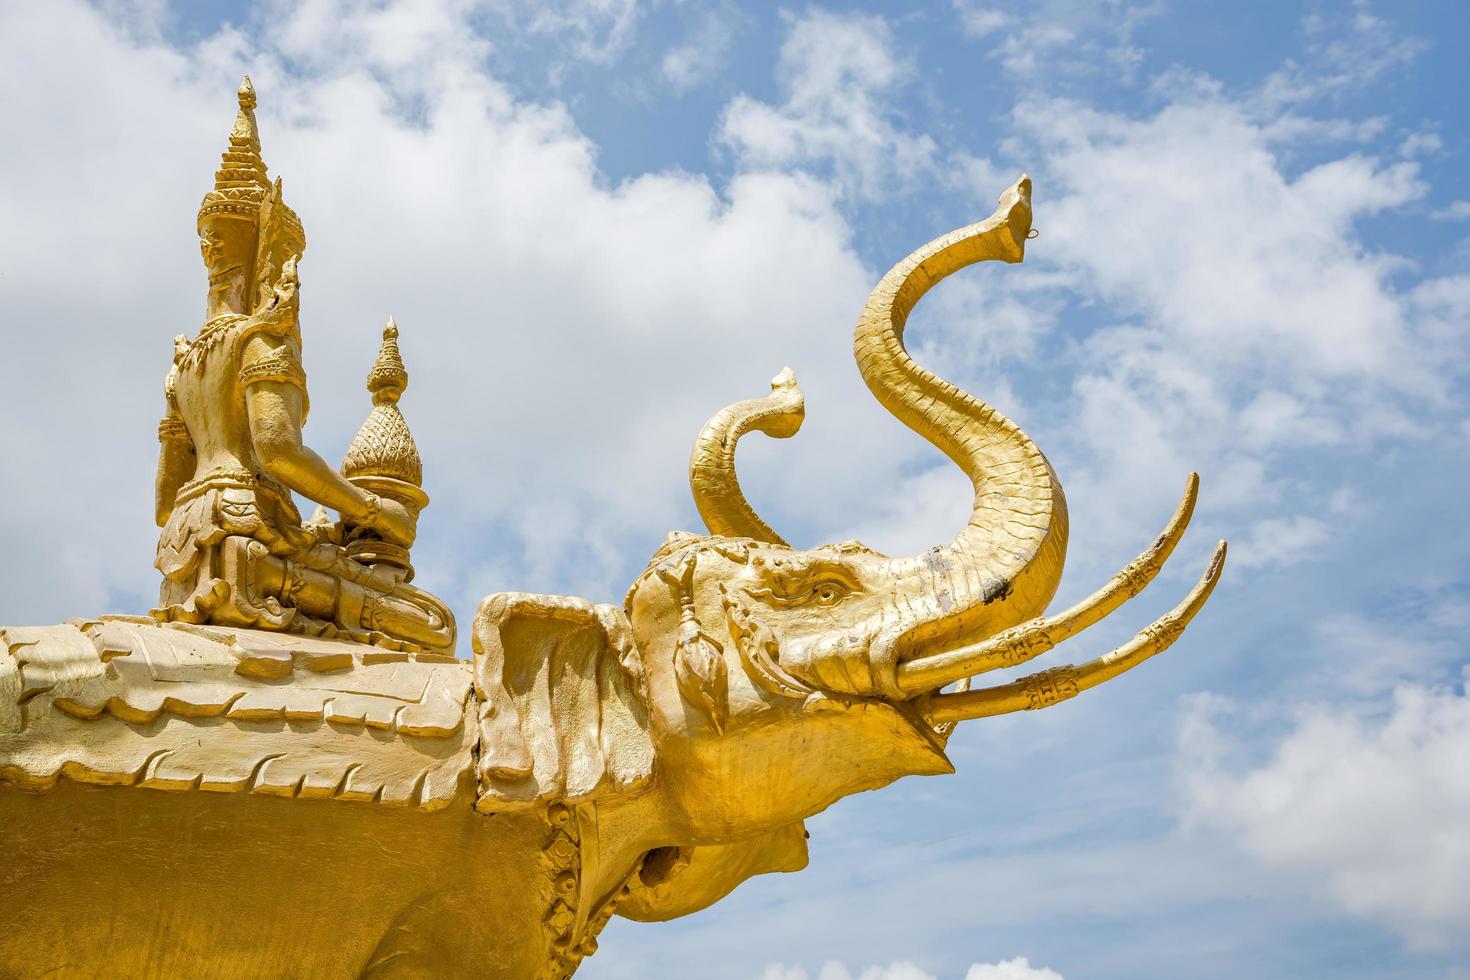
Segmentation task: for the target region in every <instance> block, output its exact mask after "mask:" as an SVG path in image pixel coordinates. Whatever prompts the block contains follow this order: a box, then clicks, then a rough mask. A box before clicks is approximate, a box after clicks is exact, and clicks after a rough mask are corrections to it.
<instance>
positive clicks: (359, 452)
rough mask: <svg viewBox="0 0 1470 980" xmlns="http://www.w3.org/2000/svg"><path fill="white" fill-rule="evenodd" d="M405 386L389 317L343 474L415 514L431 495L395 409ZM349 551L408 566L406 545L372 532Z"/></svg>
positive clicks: (394, 329)
mask: <svg viewBox="0 0 1470 980" xmlns="http://www.w3.org/2000/svg"><path fill="white" fill-rule="evenodd" d="M407 387H408V371H407V369H405V368H404V366H403V357H402V355H401V354H400V353H399V351H398V324H397V323H395V322H394V320H393V318H392V317H389V318H388V323H387V325H386V326H385V327H384V328H383V343H382V346H380V347H379V348H378V358H377V360H376V361H374V362H373V369H372V370H371V371H369V372H368V377H367V389H368V391H370V392H372V395H373V410H372V411H371V412H369V413H368V417H367V421H365V422H363V424H362V428H361V429H358V430H357V435H356V436H354V437H353V439H352V444H351V445H350V446H348V447H347V455H346V456H344V457H343V459H342V475H343V476H345V477H347V479H349V480H351V481H352V482H353V483H354V484H356V485H357V486H359V487H362V488H363V489H364V490H368V491H371V492H372V493H377V494H382V495H383V496H386V497H392V498H393V499H395V500H397V501H399V502H400V503H402V504H403V505H404V506H406V507H408V508H409V509H411V510H412V511H414V512H415V513H418V512H419V511H422V510H423V508H424V507H426V506H427V505H428V503H429V495H428V494H426V493H424V491H423V490H422V489H420V484H422V483H423V479H424V466H423V461H422V459H420V457H419V449H418V446H416V445H414V441H413V434H412V433H410V432H409V431H408V423H407V422H405V421H404V420H403V413H402V412H400V411H399V410H398V399H399V398H401V397H402V396H403V390H404V389H405V388H407ZM400 552H401V553H400ZM347 553H348V554H349V555H350V556H351V557H353V558H356V559H358V560H359V561H364V562H368V563H370V564H378V563H388V564H393V565H398V566H400V567H403V568H410V566H409V564H408V552H407V550H405V549H395V548H394V547H392V546H390V545H387V544H385V543H383V542H380V541H378V540H376V539H375V538H374V537H372V536H370V535H354V540H353V541H352V542H351V543H349V545H348V547H347ZM410 571H411V569H410Z"/></svg>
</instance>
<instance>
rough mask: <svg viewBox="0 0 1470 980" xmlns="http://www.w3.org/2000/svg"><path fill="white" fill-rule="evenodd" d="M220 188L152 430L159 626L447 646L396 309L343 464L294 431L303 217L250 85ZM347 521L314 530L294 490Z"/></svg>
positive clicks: (298, 422)
mask: <svg viewBox="0 0 1470 980" xmlns="http://www.w3.org/2000/svg"><path fill="white" fill-rule="evenodd" d="M239 100H240V109H239V113H238V115H236V117H235V127H234V129H233V130H231V132H230V145H229V148H228V149H227V150H225V152H224V155H223V160H222V162H221V164H220V169H219V172H218V173H216V174H215V181H214V189H213V190H212V191H210V192H209V193H208V194H206V195H205V197H204V203H203V204H201V205H200V207H199V219H198V225H199V244H200V250H201V251H202V253H203V255H204V265H205V268H206V269H207V270H208V271H209V298H208V301H207V305H206V314H205V317H206V318H205V322H204V327H203V328H202V329H201V330H200V331H199V334H198V336H196V337H195V338H194V339H193V340H189V339H187V338H185V337H183V336H180V337H178V338H176V339H175V341H174V365H173V368H172V370H170V371H169V373H168V380H167V381H166V382H165V385H164V393H165V398H166V402H167V411H166V413H165V415H164V417H163V420H162V421H161V422H160V423H159V424H158V438H159V446H160V448H159V454H158V481H157V496H156V500H157V520H158V525H159V527H161V528H163V534H162V535H161V537H160V538H159V541H158V561H157V564H158V570H159V571H161V572H162V573H163V588H162V590H161V593H160V598H159V607H158V608H157V609H156V610H154V612H153V615H154V616H155V617H156V618H157V619H158V620H160V621H161V622H183V623H214V624H217V625H220V626H248V627H257V628H260V629H268V630H284V631H288V632H292V633H305V634H309V635H312V636H340V637H344V638H347V639H353V640H360V641H363V642H368V643H378V644H387V645H394V644H399V645H409V646H413V647H416V648H422V649H425V650H438V651H443V650H448V649H450V648H452V647H453V645H454V618H453V616H452V615H451V614H450V612H449V610H448V609H447V608H446V607H445V606H444V604H443V603H442V602H440V601H439V600H437V599H435V598H434V597H433V596H431V595H429V594H428V593H426V592H424V591H423V590H421V589H417V588H414V587H413V586H411V585H409V584H408V580H409V578H411V577H412V566H411V565H410V564H409V561H408V554H409V551H408V549H409V546H410V545H412V544H413V539H414V532H415V526H416V522H417V519H418V514H419V512H420V511H421V510H422V509H423V507H424V505H425V504H427V503H428V497H427V496H426V495H425V494H424V493H423V491H422V490H421V489H420V488H419V483H420V482H421V479H422V464H421V463H420V461H419V457H418V450H417V448H416V447H415V446H414V444H413V437H412V436H411V435H410V434H409V432H408V427H407V426H406V425H405V424H404V422H403V417H402V416H401V415H400V414H399V412H398V408H397V404H396V403H397V401H398V397H399V395H401V394H402V392H403V389H404V387H405V386H406V385H407V383H408V375H407V372H405V371H404V368H403V362H402V360H401V359H400V357H399V353H398V341H397V336H398V328H397V326H396V325H395V324H394V323H393V322H392V321H391V320H390V321H389V324H388V328H387V330H386V331H384V334H383V348H382V351H381V352H380V354H379V356H378V363H377V364H376V365H375V366H374V367H373V371H372V374H371V375H369V377H368V388H369V390H371V391H372V393H373V401H374V403H375V407H374V409H373V412H372V414H371V415H370V416H369V417H368V421H367V422H366V423H365V424H364V425H363V428H362V431H361V432H359V433H358V435H357V439H356V441H355V442H354V443H353V446H352V448H351V449H349V450H348V453H347V459H346V460H345V461H344V463H343V470H342V472H340V473H339V472H338V471H336V470H334V469H332V468H331V467H330V466H328V465H327V464H326V463H325V462H323V460H322V458H321V457H320V456H318V455H317V454H316V453H314V452H312V451H311V449H310V448H308V447H306V446H304V445H303V444H302V442H301V427H302V425H304V424H305V422H306V413H307V410H308V408H309V407H310V400H309V399H308V397H307V390H306V372H305V371H304V370H303V369H302V366H301V328H300V323H299V303H298V296H297V289H298V286H299V285H300V280H299V279H298V277H297V274H296V264H297V262H298V261H299V260H300V258H301V253H302V251H303V250H304V249H305V248H306V235H305V232H303V230H302V228H301V222H300V220H299V219H298V218H297V217H296V212H294V211H292V210H291V208H289V207H288V206H287V205H286V204H285V202H284V201H283V200H282V199H281V181H280V180H279V179H277V180H276V181H275V183H274V184H272V183H271V182H270V180H269V179H267V177H266V167H265V163H264V161H262V160H261V156H260V138H259V136H258V134H257V132H256V126H255V90H254V89H253V88H252V87H251V85H250V79H249V78H246V79H245V81H244V83H243V84H241V86H240V91H239ZM292 491H295V492H296V493H299V494H301V495H302V496H303V497H306V498H308V499H310V500H313V501H315V502H316V503H318V504H321V505H323V506H325V507H330V508H331V509H333V510H336V511H338V512H339V513H340V514H341V515H342V518H343V520H342V523H341V524H331V523H328V522H327V521H326V519H325V517H323V518H322V519H320V520H318V521H313V522H312V523H311V524H310V525H304V524H303V523H302V520H301V515H300V514H299V513H298V512H297V510H296V505H295V504H294V503H293V502H292V500H291V492H292Z"/></svg>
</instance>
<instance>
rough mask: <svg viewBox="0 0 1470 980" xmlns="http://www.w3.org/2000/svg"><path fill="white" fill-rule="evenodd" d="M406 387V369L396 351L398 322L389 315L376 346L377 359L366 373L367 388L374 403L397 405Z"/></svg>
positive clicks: (401, 357)
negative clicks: (380, 339) (380, 344)
mask: <svg viewBox="0 0 1470 980" xmlns="http://www.w3.org/2000/svg"><path fill="white" fill-rule="evenodd" d="M407 387H408V370H407V369H406V368H405V367H404V366H403V356H402V355H401V354H399V352H398V324H397V322H396V321H395V320H394V319H393V318H392V317H391V316H390V317H389V318H388V325H387V326H385V327H384V328H383V346H382V347H380V348H378V359H377V361H376V362H375V363H374V364H373V369H372V371H371V372H370V373H369V374H368V379H367V388H368V391H370V392H372V393H373V404H374V405H397V404H398V399H399V398H402V397H403V390H404V389H405V388H407Z"/></svg>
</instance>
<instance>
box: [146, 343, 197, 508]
mask: <svg viewBox="0 0 1470 980" xmlns="http://www.w3.org/2000/svg"><path fill="white" fill-rule="evenodd" d="M173 381H174V372H172V371H171V372H169V378H168V382H167V383H165V385H164V393H165V396H166V399H167V402H168V409H167V411H166V412H165V413H164V416H163V418H162V420H160V421H159V423H158V475H157V477H156V478H155V480H154V484H153V519H154V520H155V521H156V522H157V523H158V526H159V527H163V526H164V525H165V524H167V523H168V516H169V514H171V513H173V509H174V500H175V499H176V498H177V497H178V495H179V488H180V487H182V486H183V485H184V482H185V481H187V480H188V479H189V478H190V477H192V476H193V475H194V440H193V439H192V438H191V437H190V435H189V428H188V426H186V425H185V424H184V419H183V416H181V415H180V414H179V409H178V406H177V405H176V404H175V403H174V395H173Z"/></svg>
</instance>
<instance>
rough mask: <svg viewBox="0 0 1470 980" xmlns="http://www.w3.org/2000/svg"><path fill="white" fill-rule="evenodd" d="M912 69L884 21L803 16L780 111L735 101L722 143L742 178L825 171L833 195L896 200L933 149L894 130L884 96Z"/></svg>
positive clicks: (790, 47)
mask: <svg viewBox="0 0 1470 980" xmlns="http://www.w3.org/2000/svg"><path fill="white" fill-rule="evenodd" d="M910 72H911V69H910V66H909V65H908V64H907V63H906V62H905V61H904V60H903V59H902V58H900V57H899V56H898V54H897V53H896V52H895V50H894V45H893V37H892V32H891V30H890V29H889V27H888V24H887V22H885V21H884V20H883V18H881V17H876V16H866V15H861V14H836V13H831V12H829V11H826V10H822V9H820V8H812V9H809V10H808V11H807V12H806V13H804V14H802V15H801V16H800V17H796V18H794V19H793V20H792V21H791V27H790V31H789V33H788V34H787V37H786V41H785V43H784V44H783V45H782V47H781V61H780V68H779V75H780V78H781V82H782V89H783V94H784V101H783V102H782V103H781V104H780V105H775V106H773V105H770V104H768V103H765V102H760V101H757V100H756V99H752V98H750V97H749V96H745V95H742V96H739V97H738V98H736V99H735V100H734V101H732V102H731V103H730V104H729V105H728V106H727V107H726V109H725V113H724V117H723V119H722V120H721V122H720V128H719V139H720V140H721V142H723V143H724V144H725V145H726V146H728V147H729V148H730V149H731V150H732V151H733V152H734V153H735V156H736V159H737V161H738V163H739V165H740V166H741V167H742V168H745V169H749V170H762V169H770V168H780V169H784V168H788V167H815V166H822V165H829V166H831V168H832V170H833V173H834V176H835V179H836V181H837V182H838V184H839V185H840V186H842V187H843V188H844V189H846V190H848V191H850V192H851V193H854V194H857V195H860V196H866V197H878V196H879V195H887V194H892V193H895V192H898V191H901V190H902V189H904V188H905V187H906V186H908V185H911V184H912V182H913V181H914V180H915V179H916V178H917V177H919V176H920V175H922V174H925V173H928V172H929V171H930V170H931V168H932V167H933V165H934V157H935V153H936V150H937V147H936V144H935V142H934V140H933V139H932V138H931V137H930V136H928V135H927V134H923V133H918V134H915V133H912V132H908V131H906V130H904V129H903V128H901V127H900V126H899V125H898V123H897V121H896V116H895V113H894V110H893V107H892V105H891V104H890V101H889V100H890V96H892V95H893V94H894V93H895V91H896V90H897V89H898V88H899V87H900V86H901V85H902V84H903V83H904V82H905V81H906V80H907V78H908V77H909V75H910Z"/></svg>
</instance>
